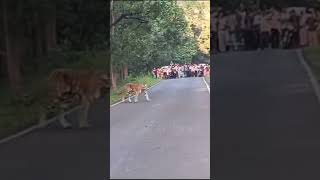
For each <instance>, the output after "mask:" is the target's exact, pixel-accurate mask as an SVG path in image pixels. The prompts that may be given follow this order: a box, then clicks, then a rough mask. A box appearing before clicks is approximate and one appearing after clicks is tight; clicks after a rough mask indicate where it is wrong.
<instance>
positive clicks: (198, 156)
mask: <svg viewBox="0 0 320 180" xmlns="http://www.w3.org/2000/svg"><path fill="white" fill-rule="evenodd" d="M150 98H151V100H152V101H151V102H146V101H145V99H144V97H141V98H140V101H139V102H138V103H137V104H130V103H123V104H120V105H118V106H115V107H113V108H112V109H111V118H110V120H111V122H110V127H111V141H110V151H111V152H110V153H111V154H110V156H111V157H110V159H111V160H110V165H111V169H110V170H111V178H120V179H121V178H134V179H144V178H157V179H161V178H169V179H171V178H172V179H174V178H180V179H183V178H193V179H201V178H209V177H210V95H209V93H208V90H207V89H206V85H205V83H204V81H203V80H202V78H185V79H172V80H165V81H162V82H161V83H160V84H159V85H158V86H156V87H154V88H153V89H152V90H151V92H150Z"/></svg>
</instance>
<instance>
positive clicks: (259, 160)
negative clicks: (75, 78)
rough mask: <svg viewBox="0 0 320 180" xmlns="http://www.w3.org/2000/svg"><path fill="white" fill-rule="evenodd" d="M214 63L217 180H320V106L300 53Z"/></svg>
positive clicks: (230, 57)
mask: <svg viewBox="0 0 320 180" xmlns="http://www.w3.org/2000/svg"><path fill="white" fill-rule="evenodd" d="M214 60H215V61H214V66H213V75H214V76H213V77H214V80H213V81H214V83H215V86H213V87H212V88H213V89H212V93H213V94H212V95H213V102H212V104H211V105H212V106H213V115H212V116H213V122H214V127H215V128H214V129H211V131H213V135H214V162H213V163H214V169H215V176H216V179H217V180H270V179H272V180H287V179H288V180H289V179H290V180H301V179H310V180H311V179H315V180H316V179H320V173H319V168H320V106H319V104H318V102H317V101H316V97H315V95H314V92H313V90H312V87H311V84H310V82H309V79H308V77H307V74H306V72H305V70H304V69H303V67H302V66H301V65H300V64H299V61H298V59H297V55H296V54H295V52H294V51H281V50H266V51H262V52H240V53H231V54H224V55H218V56H215V58H214Z"/></svg>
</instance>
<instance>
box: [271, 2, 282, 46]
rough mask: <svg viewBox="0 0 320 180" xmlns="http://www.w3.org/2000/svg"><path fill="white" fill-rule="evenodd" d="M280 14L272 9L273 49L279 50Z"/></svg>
mask: <svg viewBox="0 0 320 180" xmlns="http://www.w3.org/2000/svg"><path fill="white" fill-rule="evenodd" d="M280 26H281V24H280V13H279V12H278V10H277V9H275V8H274V7H272V8H271V47H272V48H279V43H280Z"/></svg>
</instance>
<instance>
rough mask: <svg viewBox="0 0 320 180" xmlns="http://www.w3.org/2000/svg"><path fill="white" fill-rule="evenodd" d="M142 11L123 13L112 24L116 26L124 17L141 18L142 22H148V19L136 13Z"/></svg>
mask: <svg viewBox="0 0 320 180" xmlns="http://www.w3.org/2000/svg"><path fill="white" fill-rule="evenodd" d="M138 14H140V13H125V14H121V15H120V16H119V17H118V18H117V20H115V21H114V22H113V23H112V24H111V26H115V25H116V24H118V23H119V22H120V21H121V20H122V19H135V20H139V21H140V23H147V22H148V21H147V20H145V19H142V18H141V17H137V16H135V15H138Z"/></svg>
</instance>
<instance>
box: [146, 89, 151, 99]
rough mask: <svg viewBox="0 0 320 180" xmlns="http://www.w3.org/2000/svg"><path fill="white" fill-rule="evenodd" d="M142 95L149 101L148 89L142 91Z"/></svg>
mask: <svg viewBox="0 0 320 180" xmlns="http://www.w3.org/2000/svg"><path fill="white" fill-rule="evenodd" d="M144 96H145V97H146V100H147V101H151V99H150V98H149V95H148V91H145V92H144Z"/></svg>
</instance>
